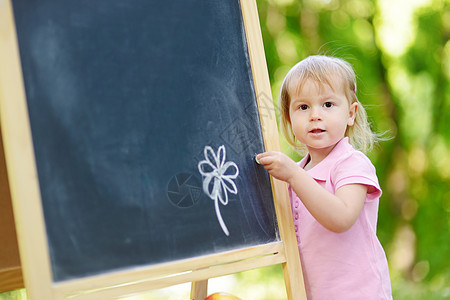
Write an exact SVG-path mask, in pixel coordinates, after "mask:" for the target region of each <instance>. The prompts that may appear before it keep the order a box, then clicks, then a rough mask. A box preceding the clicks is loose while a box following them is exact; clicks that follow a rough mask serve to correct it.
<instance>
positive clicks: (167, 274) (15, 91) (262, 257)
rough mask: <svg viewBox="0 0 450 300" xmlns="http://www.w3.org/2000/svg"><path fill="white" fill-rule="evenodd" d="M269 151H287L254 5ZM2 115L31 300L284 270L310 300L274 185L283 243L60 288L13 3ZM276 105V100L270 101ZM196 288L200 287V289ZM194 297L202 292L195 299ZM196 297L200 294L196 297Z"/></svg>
mask: <svg viewBox="0 0 450 300" xmlns="http://www.w3.org/2000/svg"><path fill="white" fill-rule="evenodd" d="M241 10H242V16H243V20H244V27H245V33H246V37H247V44H248V51H249V57H250V62H251V67H252V70H251V71H252V74H253V80H254V85H255V93H256V98H257V102H258V107H259V111H260V122H261V124H262V125H263V126H262V128H263V139H264V143H265V147H266V149H267V150H278V151H279V150H280V145H279V140H278V130H277V125H276V119H275V109H274V108H273V106H272V105H273V104H272V97H271V90H270V83H269V79H268V71H267V66H266V61H265V54H264V49H263V43H262V36H261V31H260V25H259V19H258V12H257V7H256V1H255V0H245V1H241ZM0 45H1V47H0V66H1V68H0V92H1V95H0V104H1V106H0V113H1V124H2V135H3V138H4V144H5V153H6V160H7V165H8V177H9V181H10V189H11V195H12V199H13V206H14V215H15V219H16V226H17V232H18V237H19V249H20V254H21V261H22V266H23V275H24V282H25V287H26V288H27V292H28V294H29V296H30V298H31V299H63V298H67V297H70V298H71V299H99V298H102V299H104V298H113V297H118V296H121V295H126V294H129V293H137V292H144V291H148V290H151V289H158V288H163V287H167V286H171V285H175V284H179V283H183V282H201V281H204V280H206V279H208V278H212V277H217V276H222V275H227V274H232V273H237V272H241V271H245V270H250V269H254V268H260V267H264V266H269V265H275V264H282V266H283V271H284V276H285V284H286V291H287V295H288V298H289V299H306V294H305V290H304V285H303V275H302V270H301V265H300V259H299V254H298V250H297V241H296V238H295V234H294V231H293V222H292V217H291V209H290V203H289V197H288V193H287V188H286V185H285V184H284V183H282V182H279V181H277V180H274V179H272V190H273V194H274V199H275V210H276V215H277V219H278V227H279V233H280V241H279V242H273V243H269V244H266V245H261V246H254V247H250V248H245V249H240V250H233V251H227V252H223V253H217V254H212V255H206V256H200V257H195V258H192V259H185V260H179V261H174V262H169V263H162V264H157V265H151V266H143V267H139V268H130V269H127V270H123V271H117V272H109V273H105V274H100V275H95V276H89V277H84V278H82V279H73V280H65V281H60V282H53V280H52V271H51V264H50V256H49V248H48V244H47V236H46V231H45V221H44V216H43V208H42V203H41V194H40V190H39V180H38V176H37V168H36V162H35V156H34V149H33V143H32V137H31V129H30V121H29V117H28V109H27V104H26V95H25V89H24V83H23V74H22V69H21V64H20V57H19V51H18V44H17V34H16V28H15V23H14V18H13V13H12V5H11V0H3V1H0ZM268 100H269V101H268ZM194 286H195V285H194ZM194 294H195V293H194ZM197 295H199V294H198V293H197Z"/></svg>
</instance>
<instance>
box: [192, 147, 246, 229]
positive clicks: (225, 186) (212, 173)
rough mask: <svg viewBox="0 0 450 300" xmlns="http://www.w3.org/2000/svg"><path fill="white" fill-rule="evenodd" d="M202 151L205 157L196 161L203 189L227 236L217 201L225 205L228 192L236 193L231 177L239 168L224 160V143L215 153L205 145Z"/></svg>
mask: <svg viewBox="0 0 450 300" xmlns="http://www.w3.org/2000/svg"><path fill="white" fill-rule="evenodd" d="M203 153H204V156H205V159H204V160H202V161H200V162H199V163H198V171H199V172H200V174H202V177H203V191H204V192H205V194H207V195H208V197H209V198H211V199H212V200H213V201H214V207H215V209H216V215H217V219H218V221H219V224H220V226H221V227H222V230H223V232H224V233H225V234H226V235H227V236H228V235H230V233H229V231H228V228H227V226H226V225H225V222H224V221H223V218H222V215H221V213H220V208H219V202H220V203H222V204H223V205H227V204H228V193H232V194H237V192H238V190H237V187H236V184H235V183H234V181H233V179H236V177H237V176H238V175H239V168H238V166H237V165H236V164H235V163H234V162H232V161H228V162H225V157H226V150H225V146H224V145H222V146H220V147H219V149H218V150H217V154H216V153H215V152H214V150H213V149H212V148H211V147H210V146H206V147H205V149H204V151H203Z"/></svg>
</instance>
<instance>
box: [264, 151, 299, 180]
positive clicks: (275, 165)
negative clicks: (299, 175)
mask: <svg viewBox="0 0 450 300" xmlns="http://www.w3.org/2000/svg"><path fill="white" fill-rule="evenodd" d="M256 162H257V163H259V164H260V165H263V166H264V168H265V169H266V170H267V171H269V173H270V175H272V176H273V177H275V178H276V179H279V180H283V181H286V182H287V183H290V181H291V180H292V179H293V178H294V176H295V174H296V172H299V170H301V168H300V167H299V166H298V165H297V164H296V163H295V162H294V161H293V160H292V159H290V158H289V157H288V156H287V155H285V154H283V153H281V152H276V151H269V152H264V153H260V154H258V155H257V156H256Z"/></svg>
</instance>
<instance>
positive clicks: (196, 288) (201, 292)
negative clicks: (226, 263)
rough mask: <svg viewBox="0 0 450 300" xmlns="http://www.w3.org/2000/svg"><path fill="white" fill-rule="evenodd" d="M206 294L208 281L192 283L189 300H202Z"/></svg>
mask: <svg viewBox="0 0 450 300" xmlns="http://www.w3.org/2000/svg"><path fill="white" fill-rule="evenodd" d="M207 294H208V279H206V280H202V281H194V282H192V284H191V299H192V300H204V299H205V298H206V296H207Z"/></svg>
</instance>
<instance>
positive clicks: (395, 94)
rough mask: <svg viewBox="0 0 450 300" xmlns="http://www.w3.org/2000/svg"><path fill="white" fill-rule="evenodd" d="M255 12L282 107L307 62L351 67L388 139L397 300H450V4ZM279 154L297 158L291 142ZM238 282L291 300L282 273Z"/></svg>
mask: <svg viewBox="0 0 450 300" xmlns="http://www.w3.org/2000/svg"><path fill="white" fill-rule="evenodd" d="M241 1H247V0H241ZM257 4H258V10H259V16H260V22H261V28H262V33H263V40H264V47H265V53H266V58H267V64H268V68H269V76H270V81H271V84H272V90H273V97H274V100H275V101H276V99H277V95H278V91H279V88H280V84H281V81H282V79H283V78H284V76H285V74H286V73H287V71H288V70H289V69H290V68H291V67H292V66H293V65H294V64H295V63H297V62H298V61H299V60H301V59H303V58H305V57H306V56H308V55H312V54H327V55H334V56H338V57H341V58H344V59H346V60H347V61H349V62H350V63H351V64H352V65H353V66H354V68H355V71H356V73H357V74H358V97H359V99H360V101H361V102H362V103H363V105H364V106H365V107H366V108H367V110H368V114H369V117H370V119H371V122H372V125H373V129H374V130H376V131H378V132H386V136H390V137H391V139H389V140H388V141H384V142H381V143H380V144H379V146H378V147H376V148H375V149H374V150H373V151H372V152H371V153H370V154H369V156H370V158H371V159H372V161H373V162H374V164H375V165H376V167H377V173H378V176H379V180H380V184H381V186H382V188H383V196H382V198H381V201H380V212H379V221H378V235H379V237H380V240H381V242H382V244H383V245H384V248H385V250H386V253H387V255H388V260H389V264H390V272H391V278H392V285H393V293H394V299H448V298H449V297H450V259H449V255H450V249H449V243H450V234H449V224H450V218H449V212H450V189H449V187H450V85H449V81H450V42H449V37H450V0H257ZM282 145H283V149H284V151H285V152H286V153H289V154H290V155H291V156H292V157H293V158H294V159H299V157H298V156H297V155H296V154H295V153H294V152H293V151H292V150H291V149H290V148H289V147H288V146H287V144H286V142H284V141H282ZM231 281H232V282H234V286H235V288H234V289H233V288H232V291H231V292H233V293H235V294H236V295H238V296H240V297H242V299H271V300H273V299H284V298H285V295H283V293H284V287H283V274H282V271H281V268H280V267H279V266H274V267H269V268H264V269H259V270H255V271H249V272H245V273H241V274H238V275H237V276H235V277H234V278H233V279H232V280H231ZM224 282H225V281H223V280H222V281H220V279H219V284H218V286H219V288H218V289H219V290H222V291H223V290H225V291H226V288H225V286H226V285H224V284H223V283H224ZM226 282H228V281H226ZM232 285H233V284H232ZM183 289H185V290H186V289H187V291H182V292H181V293H182V294H183V295H186V296H182V297H186V298H187V297H189V296H188V295H189V292H188V290H189V286H187V287H183ZM210 292H211V289H210ZM176 295H178V294H177V292H176V291H175V290H169V291H168V292H166V293H159V292H154V293H150V294H148V295H143V296H140V297H134V298H132V299H181V297H180V296H176ZM24 298H26V296H25V295H24V291H23V290H21V291H14V292H9V293H4V294H0V299H24ZM130 299H131V298H130Z"/></svg>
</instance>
